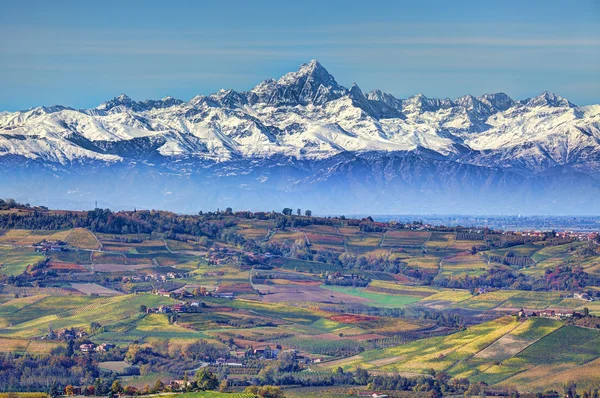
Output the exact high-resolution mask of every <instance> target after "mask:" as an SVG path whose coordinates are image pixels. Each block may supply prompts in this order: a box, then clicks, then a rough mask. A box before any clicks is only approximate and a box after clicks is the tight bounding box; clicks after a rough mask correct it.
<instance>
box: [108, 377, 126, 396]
mask: <svg viewBox="0 0 600 398" xmlns="http://www.w3.org/2000/svg"><path fill="white" fill-rule="evenodd" d="M110 392H112V393H113V394H118V393H120V392H123V386H122V385H121V382H120V381H119V380H118V379H117V380H115V381H113V383H112V386H110Z"/></svg>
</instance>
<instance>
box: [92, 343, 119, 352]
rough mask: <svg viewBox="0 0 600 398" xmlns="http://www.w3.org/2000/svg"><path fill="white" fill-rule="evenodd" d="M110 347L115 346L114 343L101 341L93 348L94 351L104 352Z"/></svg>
mask: <svg viewBox="0 0 600 398" xmlns="http://www.w3.org/2000/svg"><path fill="white" fill-rule="evenodd" d="M111 348H115V345H114V344H108V343H102V344H100V345H99V346H98V347H96V348H94V351H96V352H106V351H108V350H110V349H111Z"/></svg>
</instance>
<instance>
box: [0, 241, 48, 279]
mask: <svg viewBox="0 0 600 398" xmlns="http://www.w3.org/2000/svg"><path fill="white" fill-rule="evenodd" d="M44 258H45V257H44V255H43V254H40V253H36V252H35V250H33V249H32V248H29V247H15V248H13V247H9V246H0V274H4V275H13V276H17V275H20V274H22V273H23V272H24V271H25V270H26V269H27V266H28V265H31V264H35V263H36V262H38V261H42V260H44Z"/></svg>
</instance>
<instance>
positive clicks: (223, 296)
mask: <svg viewBox="0 0 600 398" xmlns="http://www.w3.org/2000/svg"><path fill="white" fill-rule="evenodd" d="M213 296H214V297H217V298H227V299H233V297H234V293H214V294H213Z"/></svg>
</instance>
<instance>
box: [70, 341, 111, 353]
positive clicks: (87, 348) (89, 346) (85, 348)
mask: <svg viewBox="0 0 600 398" xmlns="http://www.w3.org/2000/svg"><path fill="white" fill-rule="evenodd" d="M111 348H115V345H114V344H108V343H102V344H100V345H96V344H94V343H85V344H80V345H79V351H81V352H85V353H90V352H93V351H95V352H106V351H108V350H110V349H111Z"/></svg>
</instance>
